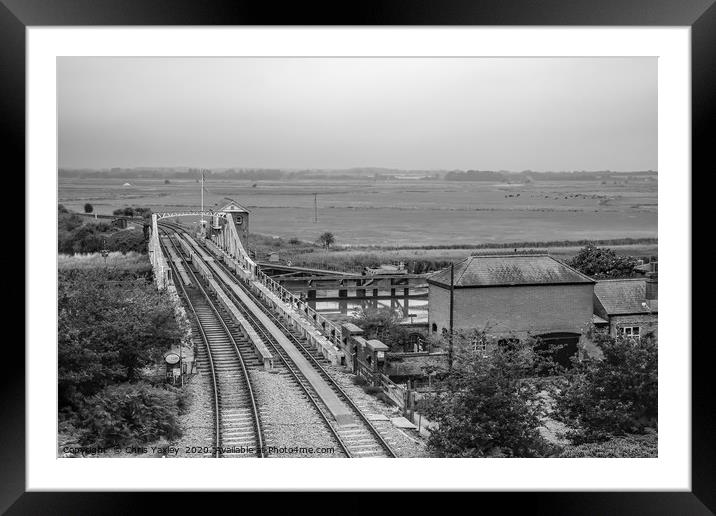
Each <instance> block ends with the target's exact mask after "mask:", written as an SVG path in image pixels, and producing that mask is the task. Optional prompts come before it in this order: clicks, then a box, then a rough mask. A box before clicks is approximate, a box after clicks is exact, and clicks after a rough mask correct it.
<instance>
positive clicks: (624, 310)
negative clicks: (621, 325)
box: [594, 278, 658, 315]
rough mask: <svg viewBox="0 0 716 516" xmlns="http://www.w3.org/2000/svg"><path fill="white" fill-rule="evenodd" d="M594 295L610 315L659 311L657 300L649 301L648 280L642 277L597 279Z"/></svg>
mask: <svg viewBox="0 0 716 516" xmlns="http://www.w3.org/2000/svg"><path fill="white" fill-rule="evenodd" d="M594 295H595V296H596V297H597V299H598V300H599V302H600V303H601V304H602V306H603V307H604V310H605V311H606V312H607V314H609V315H618V314H640V313H644V314H648V313H654V312H657V311H658V305H657V304H656V302H655V301H651V302H649V301H647V299H646V282H645V281H644V280H643V279H641V278H635V279H621V280H603V281H597V284H596V285H594ZM645 303H646V305H645Z"/></svg>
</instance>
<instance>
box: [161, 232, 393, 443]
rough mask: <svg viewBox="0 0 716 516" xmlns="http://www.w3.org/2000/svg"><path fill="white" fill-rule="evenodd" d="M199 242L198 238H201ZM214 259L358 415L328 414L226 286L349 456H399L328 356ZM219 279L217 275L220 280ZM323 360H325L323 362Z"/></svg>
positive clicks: (276, 344) (287, 358) (278, 346)
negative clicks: (342, 420) (342, 418)
mask: <svg viewBox="0 0 716 516" xmlns="http://www.w3.org/2000/svg"><path fill="white" fill-rule="evenodd" d="M166 225H167V226H168V227H170V228H171V229H173V230H174V231H176V232H177V233H186V231H185V230H184V229H183V228H181V227H180V226H176V225H173V224H166ZM197 243H198V242H197ZM198 245H199V246H201V247H202V249H203V250H204V252H206V253H207V254H213V253H212V251H211V249H209V248H208V247H207V246H205V245H203V244H201V243H198ZM214 263H215V264H216V265H217V267H219V268H220V269H221V270H222V271H223V272H224V273H225V274H226V275H228V276H229V277H231V278H233V279H235V280H236V284H237V285H238V286H239V287H240V288H241V289H242V291H243V292H244V293H245V294H246V295H247V296H249V298H250V299H251V301H253V303H254V304H255V305H256V307H258V309H259V310H260V311H261V312H262V313H263V314H265V315H266V316H267V317H268V318H269V319H270V320H271V322H272V323H273V324H274V325H276V326H277V327H278V328H279V329H280V330H281V332H282V333H283V334H284V335H285V336H286V337H287V338H288V339H289V341H290V342H291V344H293V345H294V346H295V347H296V349H297V350H298V351H299V352H300V353H301V354H302V355H303V356H304V357H305V358H306V359H307V360H308V361H309V363H310V364H311V366H312V367H313V368H314V369H315V370H316V371H317V372H318V373H319V374H320V376H321V378H322V379H323V380H324V381H325V382H326V383H327V384H328V385H329V386H330V388H331V389H332V390H333V391H334V392H335V393H336V395H338V397H339V398H340V399H341V401H342V402H343V403H344V404H345V405H346V406H348V407H349V408H350V410H351V412H352V413H353V415H354V421H353V422H352V423H348V424H340V425H339V424H337V423H336V421H335V420H333V419H332V417H331V416H330V415H328V414H326V410H325V407H324V406H323V403H322V401H321V399H320V396H319V395H318V394H317V393H316V391H315V390H314V389H313V387H312V386H311V385H310V383H309V382H308V381H307V380H306V378H305V376H304V375H303V373H302V372H301V371H300V368H299V367H297V366H296V364H295V363H294V362H293V361H292V360H291V358H290V356H289V355H288V353H287V352H286V350H285V349H284V348H283V346H282V345H281V344H280V343H279V342H278V341H277V340H276V339H275V338H274V337H273V335H272V334H271V332H270V331H269V330H268V329H267V328H266V327H265V325H264V324H263V323H262V322H261V321H260V320H259V318H258V317H257V316H256V314H254V313H253V312H252V311H251V310H250V309H249V308H248V307H247V306H246V305H245V304H244V303H243V302H242V301H241V300H240V299H239V298H238V297H237V296H236V295H235V294H234V292H233V291H232V290H231V289H230V288H225V289H224V290H225V293H226V294H227V295H228V296H229V297H230V298H231V299H232V301H233V302H234V304H235V305H236V306H237V308H239V310H240V311H241V312H242V313H243V315H244V317H246V319H247V320H248V321H249V323H250V324H251V325H252V326H253V327H254V329H255V330H256V331H257V332H258V333H259V334H260V335H261V336H262V338H263V339H264V340H265V343H266V344H267V345H269V346H270V347H271V349H272V350H273V352H274V353H275V354H276V356H277V357H278V358H279V359H280V361H281V363H282V365H283V366H284V368H285V370H286V371H287V372H288V374H289V375H290V376H291V377H292V378H293V380H294V381H295V383H297V384H298V385H299V386H300V387H301V388H302V389H303V391H304V392H305V394H306V396H307V397H308V399H309V400H310V401H311V402H312V404H313V405H314V406H315V407H316V409H317V410H318V412H319V413H320V415H321V417H322V419H323V420H324V421H325V422H326V424H327V425H328V427H329V429H330V431H331V432H332V433H333V435H334V436H335V438H336V441H337V442H338V443H339V445H340V447H341V449H342V450H343V452H344V453H345V455H346V456H348V457H397V455H396V453H395V452H394V450H393V449H392V447H391V446H390V443H388V442H387V441H386V440H385V438H384V437H383V436H382V435H381V434H380V432H379V431H378V430H377V429H376V428H375V427H374V426H373V424H372V423H371V422H370V420H369V418H368V416H366V415H365V414H364V413H363V411H362V410H361V409H360V408H359V407H358V405H356V403H355V402H354V401H353V400H352V399H351V397H350V396H349V395H348V394H347V393H346V392H345V391H344V390H343V389H342V388H341V387H340V386H339V384H338V383H337V382H336V380H335V379H334V378H333V376H332V375H331V373H330V372H329V371H327V370H326V368H325V367H323V364H325V359H324V358H323V357H322V356H320V355H317V354H316V353H315V352H313V351H312V350H311V349H309V347H307V346H306V345H305V341H304V339H303V337H302V336H301V335H300V334H298V333H297V332H296V331H295V330H294V329H293V328H290V327H288V326H286V325H285V324H284V322H283V321H282V320H281V319H280V318H279V317H278V316H277V315H276V314H274V313H273V311H272V310H271V309H270V308H269V307H268V306H266V304H265V303H264V302H263V300H261V299H260V298H259V296H257V295H256V294H255V293H254V292H253V291H252V290H251V287H250V286H249V285H248V284H247V283H246V282H245V281H244V280H242V279H240V278H238V277H236V276H235V275H234V273H233V272H232V271H231V270H230V269H229V268H228V267H227V266H226V265H225V264H224V263H223V262H222V261H221V260H219V259H217V260H215V261H214ZM218 280H219V279H218V278H217V281H218ZM322 362H323V363H322Z"/></svg>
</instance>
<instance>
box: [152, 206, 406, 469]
mask: <svg viewBox="0 0 716 516" xmlns="http://www.w3.org/2000/svg"><path fill="white" fill-rule="evenodd" d="M188 216H194V217H197V216H198V217H207V218H209V220H210V221H211V222H212V223H211V224H210V225H209V226H210V227H209V228H208V230H206V234H205V237H206V238H195V237H194V236H193V235H192V234H190V233H189V231H188V230H187V229H186V228H184V227H182V226H179V225H177V224H173V223H171V222H170V219H174V218H179V217H188ZM247 217H248V210H246V209H245V208H243V207H241V206H239V205H237V204H236V203H231V204H229V205H227V206H225V207H224V208H222V209H220V210H204V211H201V210H199V211H195V210H185V211H175V212H165V213H154V214H152V221H151V229H150V238H149V254H150V259H151V262H152V266H153V268H154V272H155V281H156V283H157V287H158V288H159V289H162V290H164V289H166V290H168V291H169V294H170V296H172V298H173V299H174V300H175V306H177V307H178V310H180V311H182V312H184V315H186V316H187V317H188V319H190V320H192V321H193V327H194V328H195V331H194V336H195V338H197V337H198V338H199V340H200V341H201V342H202V343H203V346H200V349H198V350H197V356H198V357H199V358H200V360H201V362H202V363H203V364H206V370H207V371H206V372H207V374H208V375H209V376H210V378H211V380H212V386H213V399H214V407H213V409H214V416H215V417H214V430H215V432H214V446H213V448H212V450H211V451H210V452H207V453H206V454H205V455H206V456H213V457H236V456H241V453H239V452H238V451H237V450H242V449H245V448H247V447H250V448H251V449H254V450H256V453H255V455H256V456H258V457H264V456H267V455H270V452H268V451H267V450H270V447H271V442H270V438H268V437H267V433H266V432H264V426H265V422H264V421H262V418H261V411H260V410H259V408H258V407H259V405H260V402H261V400H260V399H259V398H260V397H259V396H257V394H256V390H255V389H253V388H252V379H251V376H250V375H249V373H248V371H249V370H250V369H252V368H258V369H275V368H276V369H280V370H285V371H287V372H288V374H289V376H290V378H291V381H292V383H291V385H292V386H291V388H292V389H296V392H297V393H299V394H300V396H301V397H303V398H304V399H306V400H307V401H308V402H309V403H310V405H311V406H312V407H313V410H315V411H316V413H317V414H318V416H319V417H320V420H321V421H323V424H324V425H325V427H326V429H327V430H328V431H329V432H330V435H331V436H332V438H333V440H334V441H335V443H336V449H337V450H339V452H340V453H341V454H343V455H344V456H346V457H396V456H397V454H396V452H395V451H394V448H393V446H394V445H393V444H392V443H391V442H390V441H389V440H388V438H387V437H386V436H385V435H384V432H381V431H380V428H379V427H380V426H381V424H382V423H383V422H382V421H381V422H376V421H371V419H370V418H369V417H368V415H366V414H365V413H364V412H363V410H361V409H360V408H359V407H358V405H357V404H356V402H355V401H354V399H353V398H352V396H351V395H349V394H348V393H347V392H346V388H345V386H344V385H341V381H340V379H339V378H337V377H336V376H335V375H336V373H333V372H331V371H330V367H328V365H327V362H330V363H333V364H334V365H337V364H340V363H341V362H342V361H343V358H344V357H345V352H344V347H345V343H344V342H342V334H341V329H340V327H339V326H337V325H336V324H335V323H333V322H332V321H330V320H328V319H327V318H325V317H324V316H323V315H321V314H319V313H318V312H317V311H315V310H314V309H312V308H311V307H310V306H309V305H308V302H307V301H305V300H304V299H301V298H299V297H298V296H296V295H295V294H293V293H291V292H289V291H288V290H287V289H285V288H284V287H283V286H281V285H280V284H279V283H277V282H276V281H274V280H273V279H272V278H270V277H269V276H268V275H267V274H265V273H264V272H263V271H262V270H261V269H260V268H259V267H258V266H257V264H256V262H255V261H254V260H253V259H251V257H250V256H249V254H248V252H247V250H246V246H245V240H243V239H242V235H247V234H248V230H247V229H246V228H247V223H248V218H247ZM244 218H246V222H245V223H244ZM237 224H239V225H241V226H242V229H241V230H240V229H237ZM205 229H206V228H202V230H205ZM237 327H238V328H239V329H240V332H239V333H238V334H237V333H236V330H235V329H234V330H232V328H237ZM237 377H240V378H241V379H242V380H241V381H240V382H239V383H237V380H236V378H237ZM227 378H230V379H231V381H229V380H227ZM268 435H270V432H269V433H268Z"/></svg>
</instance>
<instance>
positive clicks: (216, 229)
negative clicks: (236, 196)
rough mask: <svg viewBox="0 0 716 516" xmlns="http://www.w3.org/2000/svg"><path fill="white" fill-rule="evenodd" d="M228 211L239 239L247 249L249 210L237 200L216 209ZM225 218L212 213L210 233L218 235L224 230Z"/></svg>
mask: <svg viewBox="0 0 716 516" xmlns="http://www.w3.org/2000/svg"><path fill="white" fill-rule="evenodd" d="M216 211H222V212H225V213H229V214H230V216H231V218H232V219H233V220H234V226H236V231H237V233H238V234H239V240H241V244H242V245H243V246H244V249H246V250H248V249H249V213H250V212H249V210H248V209H247V208H245V207H244V206H242V205H240V204H239V203H237V202H230V203H229V204H227V205H225V206H224V207H222V208H220V209H218V210H216ZM225 224H226V220H224V219H223V218H222V217H219V216H218V215H214V217H212V221H211V233H212V235H216V236H219V235H221V233H222V232H224V231H226V229H225V228H224V226H225Z"/></svg>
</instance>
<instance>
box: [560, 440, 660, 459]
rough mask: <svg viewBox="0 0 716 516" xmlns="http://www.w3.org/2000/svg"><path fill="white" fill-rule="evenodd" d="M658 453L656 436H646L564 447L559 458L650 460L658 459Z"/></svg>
mask: <svg viewBox="0 0 716 516" xmlns="http://www.w3.org/2000/svg"><path fill="white" fill-rule="evenodd" d="M658 452H659V447H658V438H657V435H656V434H646V435H626V436H624V437H614V438H613V439H610V440H608V441H605V442H601V443H586V444H580V445H577V446H566V447H565V448H564V450H563V451H562V453H560V455H559V456H560V457H564V458H581V457H594V458H611V457H624V458H651V457H658Z"/></svg>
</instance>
